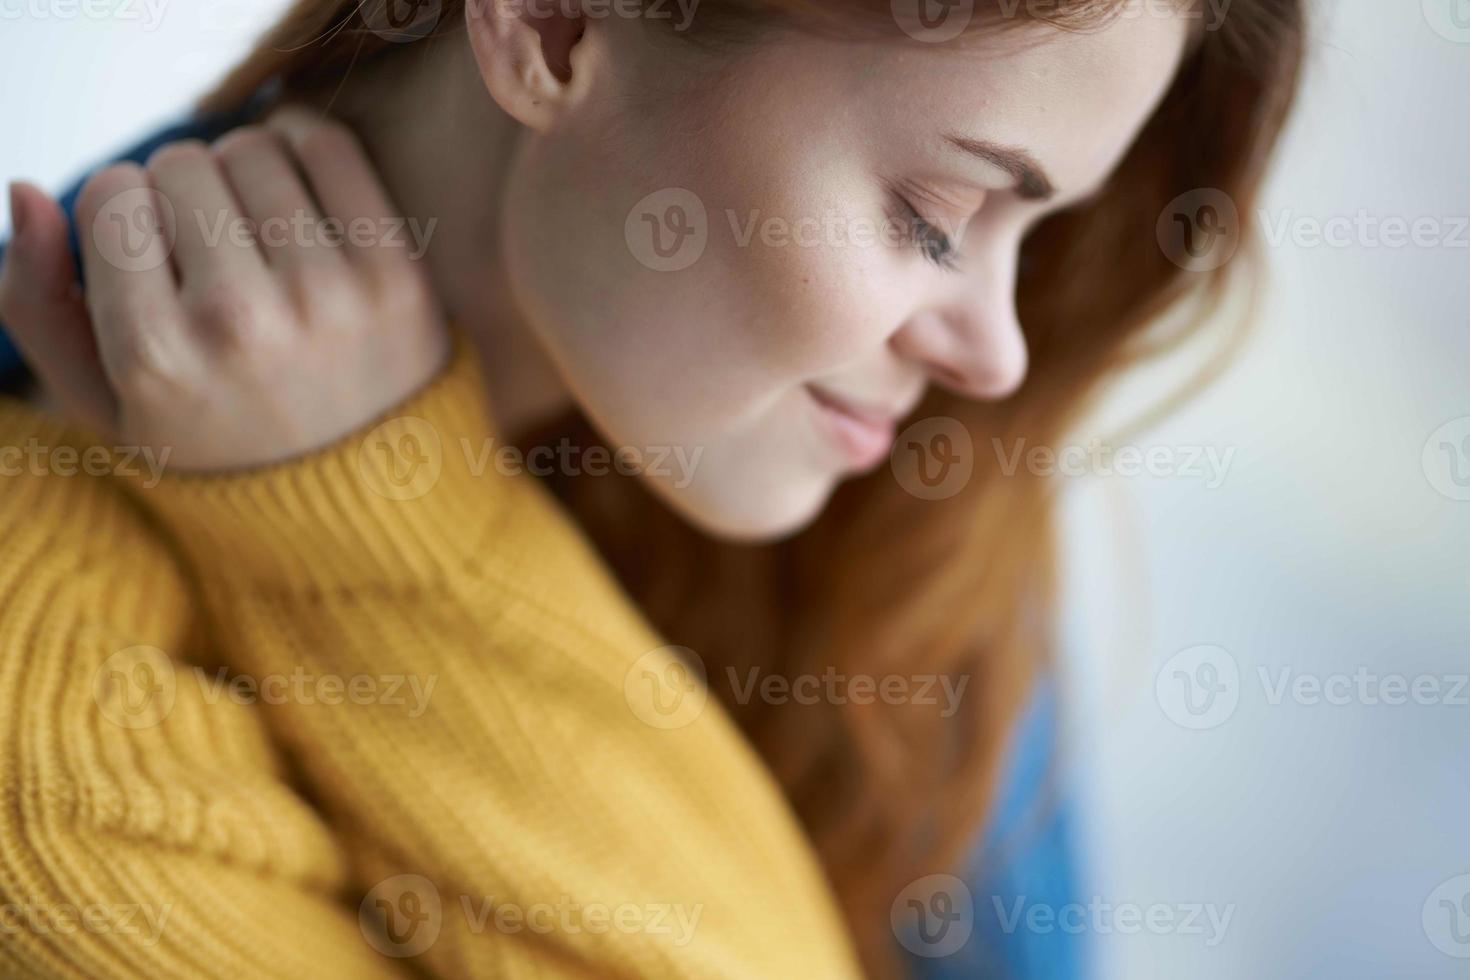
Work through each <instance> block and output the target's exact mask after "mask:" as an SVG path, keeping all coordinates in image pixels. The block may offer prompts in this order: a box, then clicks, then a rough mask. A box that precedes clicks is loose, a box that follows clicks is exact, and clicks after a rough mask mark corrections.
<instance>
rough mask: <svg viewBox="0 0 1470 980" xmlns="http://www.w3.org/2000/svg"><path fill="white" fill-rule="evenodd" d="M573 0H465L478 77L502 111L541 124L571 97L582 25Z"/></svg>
mask: <svg viewBox="0 0 1470 980" xmlns="http://www.w3.org/2000/svg"><path fill="white" fill-rule="evenodd" d="M587 21H588V18H587V17H585V16H584V15H583V14H582V10H581V4H580V3H579V2H577V0H469V2H467V3H466V4H465V27H466V30H467V31H468V32H469V36H470V47H471V48H472V49H473V51H474V53H475V61H476V62H477V63H478V65H479V68H480V77H481V78H482V79H483V80H484V82H485V87H486V88H487V89H488V90H489V92H490V95H491V97H492V98H493V99H495V101H496V102H498V103H499V104H500V107H501V108H502V109H504V110H505V112H506V113H507V114H509V115H510V116H511V117H513V118H514V119H516V120H517V121H519V122H520V123H521V124H522V125H524V126H527V127H529V128H530V129H534V130H544V129H546V128H547V127H548V126H549V125H550V124H551V123H552V121H554V120H555V119H556V117H557V116H558V114H559V113H560V112H561V111H562V110H563V109H565V108H566V106H567V105H568V104H569V103H570V102H571V101H572V100H573V99H574V98H575V96H576V94H577V92H578V91H579V90H580V88H581V86H579V85H577V81H579V80H580V79H577V78H574V75H573V63H574V61H576V62H577V63H578V64H580V63H581V61H582V60H583V59H581V58H580V57H576V58H574V55H580V54H581V53H582V52H581V51H580V50H577V48H578V44H579V42H580V41H581V40H582V35H583V32H584V31H585V29H586V27H587Z"/></svg>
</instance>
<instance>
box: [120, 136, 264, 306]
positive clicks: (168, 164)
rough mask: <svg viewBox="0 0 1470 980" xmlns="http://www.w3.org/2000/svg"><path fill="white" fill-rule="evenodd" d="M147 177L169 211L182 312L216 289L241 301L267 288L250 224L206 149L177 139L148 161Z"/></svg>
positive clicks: (260, 256)
mask: <svg viewBox="0 0 1470 980" xmlns="http://www.w3.org/2000/svg"><path fill="white" fill-rule="evenodd" d="M148 176H149V178H150V179H151V180H152V181H153V186H154V187H156V188H157V189H158V193H159V194H160V195H161V196H162V197H163V198H164V199H165V200H167V201H168V202H169V203H170V204H171V205H172V207H173V210H174V214H175V216H176V219H175V224H176V227H177V230H176V232H175V234H174V250H173V260H174V266H175V268H176V269H177V270H178V277H179V292H180V294H181V296H182V298H183V302H184V305H185V307H188V306H189V305H190V304H191V301H199V300H204V299H206V298H207V297H211V296H214V295H217V294H218V293H219V292H220V291H221V290H222V289H226V288H227V289H229V290H238V291H239V292H240V293H241V294H243V295H246V296H254V295H257V291H259V290H269V289H271V288H272V283H271V280H270V276H269V273H268V271H267V269H266V265H265V259H264V258H263V257H262V255H261V254H260V249H259V247H258V246H257V244H256V241H255V236H254V233H253V231H252V230H251V228H250V224H249V222H248V221H246V220H245V215H244V214H242V213H241V209H240V206H239V204H238V202H236V200H235V195H234V193H233V192H232V191H231V190H230V186H229V183H228V182H227V181H226V180H225V175H224V173H223V171H222V170H221V169H220V165H219V161H218V160H217V159H215V156H214V154H213V153H212V152H210V149H209V147H207V146H206V145H205V144H203V143H201V142H199V141H198V140H181V141H179V142H177V143H170V144H168V145H167V146H164V147H162V148H160V149H158V150H156V151H155V152H154V153H153V155H152V156H151V157H149V158H148Z"/></svg>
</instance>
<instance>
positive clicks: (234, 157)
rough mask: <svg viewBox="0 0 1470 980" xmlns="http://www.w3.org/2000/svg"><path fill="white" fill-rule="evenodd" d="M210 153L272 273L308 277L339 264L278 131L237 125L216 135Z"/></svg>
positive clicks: (320, 219)
mask: <svg viewBox="0 0 1470 980" xmlns="http://www.w3.org/2000/svg"><path fill="white" fill-rule="evenodd" d="M214 153H215V156H216V157H218V158H219V161H220V165H221V166H222V168H223V169H224V174H225V178H226V180H227V181H228V182H229V185H230V188H231V189H232V190H233V191H234V194H235V199H236V200H237V201H239V202H240V207H241V209H242V211H243V212H244V213H245V214H246V215H248V216H249V217H250V219H251V220H252V221H253V222H254V223H255V225H256V227H257V229H258V235H259V240H260V244H261V249H262V251H263V253H264V255H265V259H266V262H267V264H269V265H270V267H271V268H272V269H276V270H278V271H280V270H291V271H296V272H303V273H305V274H306V275H307V278H308V279H309V275H310V273H311V271H313V270H315V269H319V268H321V267H323V266H327V265H337V264H339V263H341V262H342V261H343V259H342V256H341V255H340V254H338V249H337V248H336V247H335V245H336V243H335V242H332V241H330V240H328V239H326V238H323V237H322V231H323V229H322V218H321V214H320V213H319V212H318V210H317V206H316V202H315V201H313V200H312V198H311V193H310V192H309V191H308V190H307V187H306V184H305V182H304V181H303V180H302V179H301V175H300V174H298V173H297V171H296V167H295V164H294V163H293V162H292V160H291V157H290V156H289V155H288V152H287V148H286V144H285V141H284V140H282V138H281V136H280V134H279V133H277V132H275V131H274V130H271V129H268V128H266V127H263V126H243V127H241V128H239V129H235V130H231V131H230V132H229V133H226V134H225V135H224V136H222V137H220V139H219V140H217V141H216V142H215V144H214ZM297 281H300V280H297Z"/></svg>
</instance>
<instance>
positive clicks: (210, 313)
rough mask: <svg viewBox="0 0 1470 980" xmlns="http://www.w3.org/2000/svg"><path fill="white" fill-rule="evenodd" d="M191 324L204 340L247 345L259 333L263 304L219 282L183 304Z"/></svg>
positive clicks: (190, 296)
mask: <svg viewBox="0 0 1470 980" xmlns="http://www.w3.org/2000/svg"><path fill="white" fill-rule="evenodd" d="M184 306H185V309H187V310H188V312H189V319H190V322H191V323H192V324H193V326H194V328H195V329H196V330H197V331H198V332H199V333H200V334H201V335H202V336H204V337H205V338H207V339H209V340H214V341H222V342H227V343H245V342H248V341H249V340H250V339H251V337H252V336H253V335H254V334H256V333H258V331H259V327H260V321H261V319H262V317H261V314H260V301H259V300H258V299H255V298H253V297H250V296H246V295H244V294H243V293H242V292H240V290H238V289H236V288H235V287H234V286H233V285H231V284H229V283H217V284H214V285H211V286H209V287H207V288H204V289H201V290H199V291H196V292H194V293H193V294H191V295H189V296H187V297H186V298H185V301H184Z"/></svg>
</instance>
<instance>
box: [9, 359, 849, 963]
mask: <svg viewBox="0 0 1470 980" xmlns="http://www.w3.org/2000/svg"><path fill="white" fill-rule="evenodd" d="M391 414H392V418H390V419H388V420H386V421H381V422H380V424H378V425H375V426H373V427H371V428H370V429H369V430H368V431H366V432H363V433H359V434H357V435H356V436H354V437H352V438H349V439H346V440H343V441H342V442H341V443H339V444H337V445H335V446H332V447H330V448H328V449H327V450H324V451H322V452H319V453H317V454H314V455H313V456H311V457H309V458H306V459H303V460H299V461H296V462H292V463H290V464H286V465H281V466H275V467H270V468H266V469H261V470H257V471H252V472H248V473H244V474H240V475H232V476H189V475H168V476H165V477H164V478H163V479H162V481H161V482H159V483H157V485H156V486H150V485H149V484H151V483H152V482H153V481H152V480H151V479H140V478H139V477H137V476H133V477H123V478H121V479H120V478H118V477H116V476H111V475H102V476H86V475H69V476H68V475H62V474H61V473H59V472H57V470H59V469H60V467H47V466H42V467H34V466H21V467H16V466H14V465H10V466H8V467H6V466H4V464H5V462H6V461H5V458H3V457H0V467H4V475H3V476H0V542H3V551H0V906H4V908H3V909H0V973H3V975H5V976H10V975H20V976H39V977H53V976H56V977H149V978H154V977H175V976H177V977H231V978H234V977H377V976H424V975H429V976H442V977H510V978H517V977H555V976H579V977H580V976H586V977H598V978H602V977H732V978H733V977H749V978H786V977H796V978H802V980H808V978H822V977H849V976H855V975H856V973H857V967H856V966H855V962H854V959H853V957H852V954H851V951H850V948H849V945H848V942H847V939H846V938H845V934H844V932H843V928H842V925H841V923H840V921H839V918H838V916H837V913H836V911H835V905H834V903H833V901H832V897H831V896H830V894H829V893H828V890H827V886H826V884H825V881H824V879H823V877H822V875H821V872H820V869H819V867H818V865H817V862H816V861H815V859H814V857H813V855H812V853H811V852H810V848H809V846H808V844H807V843H806V841H805V839H804V838H803V837H802V835H801V833H800V830H799V828H798V826H797V824H796V822H795V820H794V818H793V816H792V814H791V813H790V811H789V809H788V807H787V805H786V803H785V801H784V800H783V798H782V796H781V795H780V792H779V789H778V787H777V786H776V785H775V783H774V781H773V780H772V779H771V778H770V776H769V774H768V773H767V772H766V770H765V769H764V768H763V766H762V765H761V763H760V761H759V760H758V759H757V758H756V756H755V755H754V754H753V752H752V751H751V750H750V748H749V747H748V746H747V744H746V743H745V742H744V741H743V740H742V738H741V737H740V735H739V733H738V731H737V730H736V729H735V727H734V726H733V724H732V723H731V722H730V720H729V718H728V717H727V716H726V715H725V714H724V713H723V712H722V711H721V709H720V708H719V706H718V705H717V704H716V703H715V702H714V701H713V700H712V699H710V700H708V701H707V703H704V704H703V707H702V708H699V709H698V710H697V711H695V710H692V708H691V706H695V707H697V706H698V705H699V703H700V701H699V697H700V696H701V695H702V693H703V692H702V689H701V688H698V687H689V686H688V684H687V680H686V679H687V678H689V677H691V676H692V675H690V674H689V673H688V672H687V671H685V670H684V668H683V666H682V665H681V663H680V662H679V661H678V660H677V658H676V656H675V655H674V654H673V653H671V652H669V651H667V650H664V649H661V645H662V644H663V643H665V642H667V641H665V640H663V639H661V638H659V637H658V636H656V635H655V634H654V633H653V632H652V631H651V630H650V628H649V627H648V625H647V624H646V623H645V622H644V621H643V620H642V618H641V617H640V616H639V615H638V614H637V612H636V611H635V610H634V609H632V608H631V606H630V604H629V603H628V601H627V599H626V598H625V597H624V596H623V595H622V594H621V592H620V591H619V590H618V588H617V586H616V584H615V583H614V582H613V581H612V579H611V578H610V576H609V575H608V573H607V572H606V570H605V569H604V567H603V566H602V565H601V563H600V562H599V561H598V560H597V558H596V556H595V554H594V553H593V552H592V550H591V549H590V548H589V546H588V545H587V543H586V542H585V541H584V540H583V538H582V537H581V535H580V534H579V533H578V532H577V531H576V529H575V528H574V527H573V526H572V525H571V523H570V522H569V521H568V520H567V519H566V517H565V515H564V514H563V513H562V512H561V511H560V509H559V508H558V507H557V506H556V505H555V503H554V502H553V501H552V500H551V499H550V498H549V497H548V496H547V495H546V494H545V492H544V491H543V490H542V489H541V488H540V487H539V485H537V484H536V483H535V481H534V478H532V477H530V476H525V475H507V474H505V473H501V472H497V470H496V467H495V466H494V465H493V462H490V460H492V459H493V456H486V455H485V454H484V453H483V450H484V449H485V447H486V446H487V445H489V443H487V440H489V438H490V431H489V429H488V427H487V425H486V422H485V419H486V415H485V410H484V404H483V398H482V390H481V383H480V380H479V377H478V375H477V373H476V371H475V368H474V363H473V356H472V355H471V354H470V352H469V350H468V348H467V347H466V346H465V345H463V344H461V345H460V346H459V348H458V352H457V354H456V357H455V360H454V363H453V364H452V365H451V366H450V368H449V370H448V371H447V373H446V374H445V375H444V376H442V377H441V378H440V379H438V380H437V381H436V382H435V383H434V384H433V385H431V386H430V387H429V388H428V389H427V390H425V391H424V392H422V393H421V394H420V395H418V396H417V397H415V398H414V399H412V400H411V401H410V402H409V403H407V404H405V405H404V406H401V407H400V408H399V409H398V410H396V411H395V412H393V413H391ZM32 440H34V441H32ZM28 442H29V443H31V444H32V445H37V444H39V445H41V446H47V447H54V446H62V445H74V446H78V447H84V446H85V445H86V443H85V442H84V441H83V440H82V439H81V438H80V437H79V436H77V435H76V434H74V433H70V432H68V431H66V430H65V429H63V428H61V427H59V426H57V425H55V424H53V423H50V422H47V421H45V420H43V419H42V418H41V417H39V416H38V415H37V414H36V413H35V412H33V411H32V410H30V409H28V408H26V407H25V406H22V405H19V404H16V403H10V402H7V403H3V405H0V446H25V445H27V443H28ZM498 445H499V444H498V443H495V444H494V446H495V447H498ZM415 460H417V463H416V464H415V463H414V461H415ZM13 462H14V460H13V459H12V460H11V463H13ZM481 463H486V464H487V465H485V466H483V468H481V466H480V464H481ZM135 465H138V464H135ZM34 470H40V471H34ZM674 642H676V640H674ZM226 669H227V673H224V674H221V673H219V671H222V670H226ZM230 678H243V682H242V683H245V684H251V685H261V687H260V690H261V691H263V692H265V693H264V694H262V695H256V694H254V693H251V691H252V689H251V688H250V687H241V688H236V689H234V690H235V691H236V692H237V694H236V696H232V693H231V691H232V689H231V688H230V686H229V679H230ZM150 690H151V691H152V692H153V694H152V695H151V696H149V695H148V694H147V692H148V691H150ZM240 691H243V692H245V693H243V694H241V693H238V692H240ZM303 691H304V692H305V694H303V693H302V692H303ZM679 691H682V692H683V693H684V696H685V697H688V698H689V699H690V700H689V701H686V702H678V701H675V700H671V698H674V697H676V696H677V692H679ZM678 704H682V705H683V706H684V707H683V709H682V712H681V710H678V709H673V710H672V713H670V712H671V708H670V705H678ZM406 876H413V877H406ZM66 906H75V907H77V908H78V909H79V910H83V909H85V908H86V907H87V906H102V907H105V908H106V909H107V910H109V911H108V912H107V915H109V916H110V919H108V923H109V924H110V927H108V928H104V927H99V926H97V923H98V922H101V921H102V917H103V913H101V912H96V911H95V910H94V912H93V920H92V925H91V926H87V925H84V924H79V925H76V927H75V928H74V929H73V930H72V931H67V932H61V931H58V930H56V929H55V928H53V927H52V924H53V923H54V922H55V921H56V920H57V915H58V914H59V913H58V909H63V908H64V907H66ZM129 908H131V909H133V914H132V916H131V918H130V919H129V921H128V925H130V926H131V927H132V928H131V929H130V930H129V929H125V928H123V926H122V924H121V921H120V920H121V919H122V917H123V915H124V913H125V911H126V910H127V909H129ZM17 909H18V910H19V911H17ZM48 913H49V917H48ZM150 915H151V921H153V922H155V923H157V922H159V920H160V918H161V917H162V921H161V924H160V926H159V927H158V928H156V929H154V928H150V927H149V926H148V925H147V922H148V921H150V920H149V916H150ZM69 921H70V922H71V923H81V922H83V920H82V919H81V918H80V913H77V914H73V915H72V916H71V917H70V920H69ZM38 922H39V923H40V924H39V925H38V924H37V923H38ZM65 924H66V922H63V925H65Z"/></svg>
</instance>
